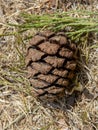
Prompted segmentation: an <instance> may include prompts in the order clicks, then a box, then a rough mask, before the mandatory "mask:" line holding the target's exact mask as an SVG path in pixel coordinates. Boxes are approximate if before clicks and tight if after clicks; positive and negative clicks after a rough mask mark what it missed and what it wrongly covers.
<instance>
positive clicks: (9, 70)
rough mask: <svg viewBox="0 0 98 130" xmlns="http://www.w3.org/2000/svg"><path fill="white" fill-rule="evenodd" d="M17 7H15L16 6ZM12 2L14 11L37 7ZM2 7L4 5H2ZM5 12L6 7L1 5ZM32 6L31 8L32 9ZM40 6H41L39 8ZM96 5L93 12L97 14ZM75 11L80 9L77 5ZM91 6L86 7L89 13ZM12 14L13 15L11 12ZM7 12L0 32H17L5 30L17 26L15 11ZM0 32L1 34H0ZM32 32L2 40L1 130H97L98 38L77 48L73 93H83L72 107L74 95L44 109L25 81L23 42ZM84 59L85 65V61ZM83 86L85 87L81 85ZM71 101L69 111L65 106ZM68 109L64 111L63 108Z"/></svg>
mask: <svg viewBox="0 0 98 130" xmlns="http://www.w3.org/2000/svg"><path fill="white" fill-rule="evenodd" d="M16 3H17V4H16ZM24 3H25V1H22V2H20V1H18V0H15V3H14V5H13V6H12V7H15V6H16V5H17V7H16V9H17V11H20V10H21V8H23V10H29V9H30V10H31V8H34V6H36V7H37V6H38V3H37V2H36V3H37V4H36V3H35V4H33V3H32V4H31V5H30V4H29V5H28V3H27V5H28V7H29V8H27V6H25V4H24ZM3 4H4V5H3ZM2 5H3V7H4V9H5V8H6V9H7V4H6V3H5V1H2ZM32 5H33V7H32ZM39 6H40V4H39ZM96 7H97V6H96V5H95V6H94V7H93V10H96ZM78 8H83V6H82V5H80V6H79V7H78ZM89 9H91V6H88V10H89ZM13 10H14V11H13ZM13 10H12V12H11V10H10V12H8V11H6V14H5V16H4V15H3V16H2V21H1V31H2V32H4V33H5V32H13V30H14V31H15V32H17V29H16V28H14V27H9V26H6V22H7V21H9V22H10V21H11V22H12V23H18V22H20V18H19V17H18V12H17V11H16V10H15V8H14V9H13ZM1 31H0V32H1ZM35 33H36V31H35V30H34V29H32V30H31V31H27V32H26V33H24V34H23V35H22V36H21V35H20V34H18V33H15V36H6V37H5V36H4V37H2V38H1V41H0V43H1V44H0V130H79V129H80V130H88V129H89V130H97V129H98V102H97V101H98V66H97V65H98V45H97V44H98V39H97V38H98V36H97V34H96V35H94V36H93V37H91V39H90V41H89V44H86V41H83V43H85V44H83V45H81V46H80V49H81V50H82V54H81V57H80V59H81V60H80V65H81V68H82V70H81V71H80V72H78V73H77V78H78V79H79V82H78V87H77V86H76V89H78V90H79V91H81V90H83V91H82V94H80V96H79V97H78V99H79V100H77V102H76V104H75V106H73V100H74V94H73V95H72V96H70V98H69V99H68V100H66V99H63V100H62V101H59V104H56V103H55V104H54V106H50V105H49V104H48V106H47V107H44V106H43V105H42V104H41V103H40V102H38V101H37V100H36V99H35V98H34V97H33V94H32V88H31V87H30V83H29V81H28V79H27V78H26V75H27V72H26V69H25V63H24V57H25V53H26V46H27V43H28V40H24V41H23V40H22V38H24V37H26V36H28V35H34V34H35ZM84 56H86V63H85V61H84ZM85 79H87V80H86V81H85ZM85 82H86V83H85ZM84 83H85V84H84ZM70 100H71V101H72V109H68V105H66V102H67V104H70V103H71V102H70ZM66 107H67V108H66Z"/></svg>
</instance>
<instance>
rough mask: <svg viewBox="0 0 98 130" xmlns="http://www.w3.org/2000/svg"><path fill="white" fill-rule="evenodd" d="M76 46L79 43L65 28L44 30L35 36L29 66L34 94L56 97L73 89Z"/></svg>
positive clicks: (31, 46) (48, 97) (31, 43)
mask: <svg viewBox="0 0 98 130" xmlns="http://www.w3.org/2000/svg"><path fill="white" fill-rule="evenodd" d="M76 50H77V48H76V45H75V44H73V43H71V41H70V40H69V39H68V38H67V37H66V35H65V34H64V33H63V32H59V33H54V32H50V31H44V32H41V33H38V34H36V35H35V36H34V37H33V39H32V40H31V42H30V45H29V47H28V50H27V55H26V66H27V70H28V78H29V80H30V82H31V85H32V90H33V93H34V96H36V97H38V98H40V99H43V98H44V99H45V100H47V99H51V100H54V99H56V98H58V97H63V96H64V94H65V91H69V90H70V89H72V88H71V87H70V83H71V82H72V79H73V78H74V76H75V69H76V60H77V51H76Z"/></svg>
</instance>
